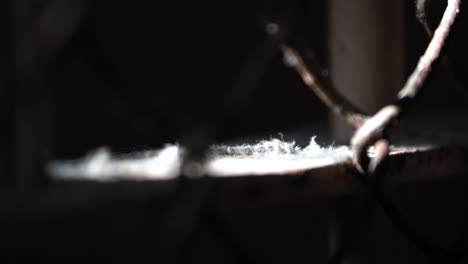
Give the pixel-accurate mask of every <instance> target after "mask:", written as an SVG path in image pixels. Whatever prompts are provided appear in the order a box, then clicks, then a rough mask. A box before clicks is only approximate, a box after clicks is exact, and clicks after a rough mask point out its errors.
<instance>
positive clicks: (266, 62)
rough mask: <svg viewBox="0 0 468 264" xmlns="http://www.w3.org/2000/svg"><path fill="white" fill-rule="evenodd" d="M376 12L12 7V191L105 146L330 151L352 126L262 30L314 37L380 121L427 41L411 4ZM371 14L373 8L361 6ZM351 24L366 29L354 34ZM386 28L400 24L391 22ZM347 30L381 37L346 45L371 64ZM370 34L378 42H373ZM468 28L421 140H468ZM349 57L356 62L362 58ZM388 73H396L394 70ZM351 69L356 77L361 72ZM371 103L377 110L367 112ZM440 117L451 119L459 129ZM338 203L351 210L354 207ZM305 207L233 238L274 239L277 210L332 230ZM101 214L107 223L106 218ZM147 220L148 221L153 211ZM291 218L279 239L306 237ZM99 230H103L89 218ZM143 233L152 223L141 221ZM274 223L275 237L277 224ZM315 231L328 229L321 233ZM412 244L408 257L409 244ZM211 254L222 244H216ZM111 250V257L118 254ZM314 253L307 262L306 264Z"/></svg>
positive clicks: (428, 94)
mask: <svg viewBox="0 0 468 264" xmlns="http://www.w3.org/2000/svg"><path fill="white" fill-rule="evenodd" d="M372 2H378V1H365V0H359V1H358V0H356V1H338V0H335V1H326V0H313V1H312V0H308V1H306V0H297V1H279V0H278V1H264V0H258V1H211V0H202V1H185V0H181V1H145V0H133V1H129V0H116V1H107V2H106V1H92V0H87V1H84V0H66V1H65V0H62V1H51V0H38V1H31V0H15V1H13V0H12V1H1V2H0V124H1V129H0V185H1V188H2V189H8V190H10V189H11V187H18V186H23V187H24V186H31V185H34V184H36V183H38V182H41V183H43V182H46V181H47V180H46V178H45V176H44V175H43V172H42V168H43V165H44V164H45V163H46V162H47V161H50V160H57V159H59V160H63V159H75V158H78V157H82V156H83V155H85V154H87V153H88V152H89V151H91V150H94V149H96V148H98V147H100V146H108V147H110V148H111V150H112V151H113V152H117V153H129V152H134V151H140V150H149V149H157V148H160V147H162V146H164V144H166V143H180V144H182V145H184V146H187V147H188V148H189V149H190V148H193V149H203V148H204V147H206V146H207V145H208V144H213V143H225V142H244V141H252V140H253V139H262V138H269V137H271V136H273V137H282V136H283V135H284V137H285V139H288V140H296V141H297V142H298V143H299V144H302V145H303V144H306V143H308V141H309V139H310V137H311V136H313V135H319V138H318V140H319V142H321V143H324V144H331V143H335V144H341V143H344V144H346V143H348V142H347V137H349V133H344V135H342V134H341V133H340V131H341V129H345V128H340V126H339V125H334V122H335V121H334V118H333V117H332V116H331V115H330V113H329V111H328V109H327V108H326V107H325V106H324V105H323V104H322V103H321V102H320V101H319V100H318V99H317V97H316V96H315V95H314V94H313V93H312V92H311V91H310V90H309V88H308V87H306V86H305V85H304V84H303V83H302V80H301V79H300V78H299V76H298V75H297V74H296V73H295V72H294V71H293V70H292V69H291V68H288V67H287V66H286V65H285V63H284V59H283V56H282V54H281V53H280V52H279V50H278V49H277V46H276V43H275V42H273V41H272V40H271V39H270V38H269V37H268V36H267V34H266V33H265V26H266V25H267V24H268V23H277V25H278V26H279V28H280V29H281V28H282V22H287V23H289V25H290V26H291V37H294V36H303V37H304V38H305V39H306V41H307V42H308V44H309V45H310V47H311V48H312V50H314V51H315V55H316V58H317V60H318V61H319V62H320V63H321V64H322V65H323V66H324V68H325V69H327V70H328V73H329V74H330V75H331V78H332V79H334V81H335V82H336V83H337V84H338V86H339V87H338V88H339V89H342V90H344V93H345V94H346V93H348V94H351V97H352V98H351V99H352V100H354V101H355V102H357V103H358V104H359V105H360V106H362V107H363V108H364V109H366V108H367V109H366V110H368V111H369V112H372V111H375V110H376V108H375V107H376V105H382V104H385V103H388V102H392V101H393V98H396V91H397V90H398V88H399V87H401V86H402V85H403V82H404V80H405V78H406V76H408V75H409V74H410V73H411V71H412V70H413V68H414V67H415V65H416V62H417V60H418V59H419V57H420V56H421V54H422V52H423V51H424V50H425V48H426V46H427V43H428V41H429V38H428V37H427V35H426V33H425V32H424V28H423V26H422V25H420V24H419V23H418V22H417V19H416V17H415V8H414V1H403V0H402V1H393V2H392V3H387V5H389V6H392V8H386V7H385V8H384V7H380V8H379V7H378V6H379V4H378V3H377V4H376V3H374V4H372ZM387 2H388V1H387ZM366 3H367V4H366ZM379 3H381V2H379ZM428 3H429V4H428V15H429V21H430V22H431V24H432V26H433V27H435V26H436V25H437V23H438V21H439V19H440V17H441V15H442V13H443V10H444V8H445V5H446V1H443V0H433V1H428ZM360 6H367V7H366V8H357V7H360ZM382 6H383V4H382ZM354 7H356V8H354ZM335 12H336V13H335ZM340 12H341V13H342V14H352V15H350V16H349V17H348V18H347V19H350V20H346V19H344V18H345V16H342V15H337V14H340ZM359 12H362V13H359ZM368 12H375V16H370V18H369V19H370V20H369V21H368V22H365V19H367V18H368V17H369V16H368V14H372V13H368ZM285 14H287V15H285ZM285 17H286V18H287V19H285ZM339 18H343V20H340V19H339ZM361 18H363V20H360V19H361ZM375 18H380V22H379V21H378V20H375ZM373 19H374V20H373ZM354 20H356V21H357V20H359V21H361V22H362V21H364V22H363V23H362V24H361V22H360V23H355V24H354V23H353V21H354ZM340 21H341V22H340ZM388 21H396V22H395V23H394V24H391V25H390V26H388V25H387V24H388ZM340 23H341V24H340ZM346 24H347V25H349V26H350V27H354V28H355V30H356V31H357V32H361V34H362V35H363V36H373V37H370V38H369V39H367V40H365V41H364V40H363V41H364V42H362V43H364V44H360V42H359V41H360V40H361V39H365V38H362V36H360V35H358V34H357V33H349V31H347V32H348V33H349V34H348V35H349V38H346V39H345V40H344V42H343V43H346V41H347V40H353V39H355V40H357V42H353V43H352V44H350V45H351V47H360V48H361V50H360V52H361V53H359V52H356V54H358V55H359V58H364V60H365V61H364V62H363V61H358V62H354V61H353V60H352V58H347V57H346V56H341V57H340V53H339V52H338V53H337V50H338V51H340V50H343V49H345V48H346V46H340V45H341V43H342V42H340V36H342V35H341V34H339V32H340V30H341V31H342V30H343V28H342V27H341V26H340V25H346ZM382 25H387V26H382ZM374 26H375V27H374ZM368 27H369V28H372V31H370V32H374V33H376V34H374V35H372V34H368V31H366V30H367V29H368ZM465 29H466V11H465V10H464V7H462V11H461V13H460V16H459V18H458V20H457V22H456V25H455V27H454V29H453V34H452V36H451V38H450V40H449V45H448V47H447V48H446V50H445V51H446V53H447V54H448V62H447V63H448V64H449V65H450V72H448V71H447V70H446V69H445V68H444V67H442V66H440V65H437V66H436V67H435V68H434V69H433V73H432V74H431V76H430V78H429V80H428V83H427V85H426V89H425V90H424V91H423V93H422V94H421V97H420V98H418V100H417V102H416V103H415V105H414V106H413V107H412V108H411V113H410V116H413V118H414V119H416V120H420V121H421V122H423V121H424V122H425V123H424V122H423V123H424V124H426V125H424V126H416V127H417V128H418V129H419V130H420V131H416V132H414V133H413V134H410V136H412V137H418V136H419V135H420V134H421V133H422V132H421V131H423V132H427V131H429V132H432V134H437V133H438V131H439V130H440V129H442V128H443V129H446V130H449V131H450V130H456V129H459V130H461V131H462V132H461V133H462V134H461V135H462V137H463V138H464V135H466V132H465V131H466V130H463V129H464V128H465V127H466V125H465V120H466V119H465V114H466V113H467V112H466V102H467V101H468V89H467V84H468V80H467V76H468V72H467V69H468V64H467V59H468V54H467V47H468V46H467V39H466V38H467V37H466V36H467V35H466V34H465V32H466V30H465ZM385 30H389V31H388V32H387V31H385ZM394 30H395V31H394ZM342 33H343V34H344V35H346V34H345V33H346V32H344V31H343V32H342ZM366 41H368V42H366ZM390 43H393V44H390ZM395 43H396V44H395ZM374 44H375V45H380V46H377V48H376V49H375V50H372V52H371V51H370V50H369V47H371V46H372V45H374ZM387 44H388V46H387ZM343 47H344V48H343ZM366 51H369V52H368V53H367V52H366ZM349 54H354V53H353V51H352V50H351V51H350V52H349ZM356 56H357V55H356ZM341 61H342V62H341ZM378 61H380V62H378ZM387 62H388V63H387ZM341 63H343V64H341ZM374 63H375V64H374ZM393 63H394V64H393ZM389 64H391V65H393V66H392V67H393V68H391V70H386V69H387V68H386V66H385V65H389ZM341 65H345V66H346V67H340V66H341ZM377 65H380V66H382V65H383V66H382V67H380V66H377ZM395 65H396V66H395ZM366 67H367V68H366ZM353 68H354V70H357V72H354V71H351V70H352V69H353ZM359 69H365V70H361V71H360V72H359V71H358V70H359ZM374 74H376V75H374ZM350 75H351V76H350ZM369 76H382V79H380V77H379V78H377V77H375V78H373V79H372V80H370V81H369V82H368V83H367V84H366V85H367V88H366V89H367V90H366V89H364V90H361V91H356V90H353V87H354V86H353V85H351V86H350V87H351V88H347V87H343V86H346V84H347V83H354V81H356V80H357V81H356V82H358V81H363V82H366V80H367V79H369V78H368V77H369ZM392 76H393V77H392ZM340 78H341V79H340ZM347 78H351V79H347ZM388 78H390V79H388ZM454 79H455V80H456V81H453V80H454ZM349 80H352V81H349ZM388 83H391V85H390V86H391V87H390V88H389V89H390V90H388V89H387V88H385V89H387V90H385V89H384V88H383V86H386V84H388ZM380 84H381V85H380ZM381 86H382V87H381ZM369 87H370V88H369ZM369 89H371V90H369ZM384 90H385V91H384ZM389 91H390V92H389ZM392 94H394V95H395V96H394V97H392ZM382 95H383V96H382ZM353 96H354V97H353ZM382 97H383V99H382ZM374 101H375V102H377V104H376V105H375V104H373V103H372V102H374ZM366 102H371V104H370V105H371V106H369V107H367V106H366V105H368V104H367V103H366ZM433 120H439V121H440V120H443V121H450V120H452V123H451V124H452V125H453V126H447V125H446V124H445V123H443V122H442V123H441V122H439V121H437V122H436V121H434V122H432V121H433ZM427 124H428V125H427ZM279 133H282V134H279ZM21 188H22V187H21ZM423 189H424V188H423ZM429 196H430V195H429ZM355 199H357V200H359V199H361V198H359V197H358V198H355ZM52 200H53V201H57V200H54V199H52ZM410 200H411V199H410ZM340 204H341V203H340ZM140 205H141V204H140ZM438 205H439V207H441V208H442V207H443V206H442V205H440V204H438ZM127 206H128V205H127ZM141 206H142V207H143V208H144V209H147V208H146V207H144V205H141ZM307 206H309V205H307ZM314 206H318V208H322V207H324V205H321V204H315V205H314ZM340 206H341V207H343V208H345V207H347V206H348V202H344V203H343V204H341V205H340ZM427 207H430V205H427ZM301 208H302V207H301V206H297V207H294V208H292V209H291V208H290V209H287V210H286V211H275V210H269V209H267V211H266V212H264V215H263V218H255V219H256V220H253V221H254V222H255V221H257V222H256V223H257V224H258V225H259V226H266V227H265V228H264V230H262V229H261V230H260V231H259V230H258V229H255V228H252V227H249V228H251V229H249V228H247V227H246V226H247V224H248V223H249V219H250V218H249V217H250V216H249V215H248V214H253V213H254V212H248V213H247V216H246V215H244V218H242V217H240V218H241V219H237V220H236V219H235V218H233V219H230V220H229V221H230V222H236V221H239V223H241V224H242V223H244V224H245V226H242V225H241V227H239V230H237V231H235V232H241V233H242V232H246V233H249V232H251V231H252V232H253V231H259V232H260V233H261V234H267V233H268V232H270V231H269V228H268V224H265V222H264V220H265V219H269V217H273V216H274V217H277V216H278V213H279V212H283V213H280V214H283V215H284V212H287V214H289V215H296V216H297V218H296V219H302V220H298V221H299V222H300V223H301V224H302V226H307V225H308V223H309V222H308V221H315V222H320V221H326V220H320V219H316V218H314V216H313V215H306V216H305V215H303V214H302V212H303V211H301V210H302V209H301ZM135 210H136V209H135ZM288 210H290V211H288ZM324 210H325V209H324ZM130 212H133V211H131V210H130ZM36 213H37V212H36ZM93 214H94V215H95V216H96V215H97V216H98V217H99V216H100V215H104V214H105V212H97V211H96V212H94V211H93ZM31 215H35V213H31ZM37 215H38V214H36V215H35V216H37ZM120 215H121V214H120V213H118V214H117V213H116V214H115V215H113V214H112V213H111V214H110V216H112V217H113V216H115V217H118V216H120ZM140 216H141V219H145V216H146V215H140ZM140 216H138V217H140ZM106 217H109V215H108V216H106ZM301 217H303V218H301ZM281 219H282V218H280V220H278V221H280V222H281V221H283V220H284V221H286V222H287V223H288V225H289V226H290V227H292V228H293V230H295V231H294V232H296V233H295V234H297V236H296V237H294V238H292V237H290V236H289V235H290V233H288V231H287V230H282V231H280V237H284V239H286V240H287V239H297V237H300V236H301V235H300V234H301V232H302V231H301V230H302V229H301V228H300V227H299V226H301V225H300V224H298V225H297V226H295V222H294V221H292V222H291V221H290V222H288V221H289V220H285V219H283V220H281ZM66 220H67V221H68V220H70V219H68V218H66ZM43 221H44V222H47V220H43ZM70 221H71V220H70ZM72 222H73V221H72ZM315 222H314V223H315ZM130 223H131V224H135V223H134V222H131V221H130ZM138 223H139V222H137V223H136V226H138ZM88 224H89V225H90V226H92V222H90V223H88ZM124 224H125V223H123V224H122V225H124ZM145 224H150V223H148V222H144V221H143V223H142V225H145ZM209 225H210V224H209ZM213 225H216V223H215V224H213ZM270 225H271V226H272V228H273V229H274V228H275V227H273V225H274V224H273V223H270ZM387 225H388V223H387ZM311 226H312V225H311ZM127 227H128V226H127ZM244 227H245V228H246V229H244ZM202 228H203V227H202ZM387 228H388V226H387ZM375 229H376V230H377V229H379V227H375ZM64 230H68V229H64ZM241 230H243V231H241ZM246 230H247V231H246ZM249 230H250V231H249ZM314 230H315V229H314ZM385 230H387V229H385ZM138 231H141V230H138ZM277 231H278V230H277ZM27 232H29V231H27V230H26V231H25V233H27ZM57 232H58V231H57ZM129 232H130V231H129ZM142 232H143V231H142ZM262 232H263V233H262ZM307 232H309V233H313V234H321V233H323V232H325V231H323V230H322V229H319V228H317V230H315V231H310V230H309V231H307ZM307 232H306V233H307ZM309 233H308V234H309ZM109 234H112V232H111V231H109ZM114 234H115V233H114ZM71 235H76V234H75V233H72V234H71ZM309 235H310V234H309ZM111 237H112V235H111ZM18 241H19V240H18ZM119 241H120V240H119ZM246 241H249V242H250V243H251V245H252V244H253V245H260V244H261V242H258V241H257V242H258V243H257V242H256V241H255V240H249V239H246ZM259 241H262V240H259ZM140 242H141V241H140ZM19 243H20V242H19ZM33 243H35V242H33ZM119 243H120V242H119ZM262 243H263V242H262ZM271 243H272V244H271V245H270V246H272V247H265V248H267V249H268V248H269V249H272V248H273V249H275V250H278V251H277V252H279V251H280V250H281V248H282V247H283V246H285V245H284V244H287V243H284V244H274V242H271ZM273 244H274V245H273ZM119 245H120V244H119ZM123 245H125V243H124V242H122V245H120V246H122V247H123V248H125V246H123ZM301 245H302V246H303V247H304V248H301V247H298V248H296V249H297V250H303V251H301V252H302V253H304V252H308V251H307V250H308V249H307V248H308V247H307V245H306V244H301ZM313 245H314V247H316V249H317V250H318V252H322V253H323V252H324V251H326V250H327V249H325V248H324V247H325V246H324V245H322V244H320V243H318V242H317V243H315V244H313ZM401 245H402V246H401V247H400V250H402V251H403V250H404V245H406V244H401ZM211 246H212V247H214V248H216V245H215V244H213V245H211ZM267 246H268V245H267ZM265 248H260V249H258V250H259V251H257V252H260V253H259V254H260V255H264V256H266V259H269V262H270V263H271V262H274V261H275V258H273V257H271V255H269V253H268V252H267V251H262V250H266V249H265ZM107 249H108V250H109V251H112V250H113V247H110V246H109V248H107ZM275 250H273V251H275ZM91 251H92V250H91ZM389 251H390V250H389ZM49 253H50V252H49ZM387 253H389V254H390V253H391V252H387ZM400 253H401V252H400ZM50 254H52V253H50ZM129 254H130V253H129ZM304 254H305V253H304ZM304 254H303V255H301V254H299V255H297V256H296V260H299V259H300V257H302V256H304ZM402 254H404V253H402ZM241 255H242V254H241ZM306 255H307V254H306ZM322 255H326V254H325V253H324V254H322ZM282 256H283V258H278V259H276V260H277V261H279V260H287V259H288V258H291V256H290V255H289V256H286V253H285V254H284V255H282ZM322 257H323V256H322ZM213 258H214V259H216V258H215V257H213ZM292 259H293V260H294V258H292ZM319 259H320V258H319ZM369 261H370V263H372V260H369ZM278 263H279V262H278Z"/></svg>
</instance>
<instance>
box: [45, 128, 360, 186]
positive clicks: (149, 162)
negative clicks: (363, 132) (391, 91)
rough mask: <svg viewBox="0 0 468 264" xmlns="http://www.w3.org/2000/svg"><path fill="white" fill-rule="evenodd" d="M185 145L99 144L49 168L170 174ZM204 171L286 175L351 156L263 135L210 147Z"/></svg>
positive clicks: (76, 175) (73, 172) (95, 175)
mask: <svg viewBox="0 0 468 264" xmlns="http://www.w3.org/2000/svg"><path fill="white" fill-rule="evenodd" d="M183 154H184V149H183V148H182V147H180V146H178V145H167V146H166V147H165V148H163V149H161V150H159V151H146V152H140V153H135V154H129V155H125V156H118V155H113V154H112V153H111V152H110V151H109V150H108V149H106V148H101V149H98V150H97V151H95V152H94V153H93V154H90V155H88V156H87V157H85V158H83V159H79V160H75V161H55V162H52V163H51V164H49V167H48V172H49V174H51V175H52V176H53V177H55V178H59V179H90V180H98V181H112V180H120V179H128V180H139V179H141V180H149V179H171V178H174V177H177V176H178V175H179V173H180V170H181V166H182V162H183ZM208 157H209V158H208V160H207V162H206V163H205V164H204V165H203V166H204V171H205V173H206V174H208V175H212V176H239V175H264V174H284V173H290V172H294V171H300V170H304V169H311V168H317V167H323V166H327V165H332V164H336V163H340V162H344V161H345V160H346V159H349V158H350V157H351V150H350V149H349V147H347V146H340V147H334V146H330V147H320V146H319V145H318V144H317V143H316V141H315V137H313V138H312V139H311V141H310V144H309V145H308V146H307V147H306V148H303V149H302V148H301V147H299V146H297V145H296V143H295V142H294V141H292V142H286V141H283V140H279V139H271V140H263V141H260V142H259V143H257V144H253V145H248V144H244V145H237V146H223V145H215V146H212V147H211V149H210V153H209V155H208Z"/></svg>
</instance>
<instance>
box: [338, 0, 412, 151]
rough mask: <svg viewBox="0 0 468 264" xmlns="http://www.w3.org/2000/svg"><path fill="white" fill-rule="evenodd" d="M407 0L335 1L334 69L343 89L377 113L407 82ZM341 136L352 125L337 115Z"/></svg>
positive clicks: (341, 137) (342, 137)
mask: <svg viewBox="0 0 468 264" xmlns="http://www.w3.org/2000/svg"><path fill="white" fill-rule="evenodd" d="M403 18H404V16H403V1H402V0H396V1H374V0H353V1H348V0H330V1H329V43H330V46H329V52H330V54H329V60H330V73H331V77H332V80H333V82H334V83H335V84H336V86H337V89H338V90H340V91H341V92H342V94H343V95H344V96H345V97H347V98H349V99H350V100H351V101H352V102H353V103H355V104H356V105H357V106H358V107H360V108H361V109H362V110H364V111H365V112H368V113H374V112H375V111H377V110H378V109H380V108H381V107H382V106H384V105H386V104H388V103H391V102H393V101H395V100H396V93H397V91H398V89H399V88H400V87H401V86H402V85H403V63H404V61H403V55H404V53H403ZM331 126H332V130H333V132H334V136H335V138H336V139H337V140H338V141H344V142H347V141H348V140H349V138H350V136H351V134H352V129H351V127H350V126H349V125H347V124H345V123H344V122H342V121H341V120H340V119H338V118H335V117H331Z"/></svg>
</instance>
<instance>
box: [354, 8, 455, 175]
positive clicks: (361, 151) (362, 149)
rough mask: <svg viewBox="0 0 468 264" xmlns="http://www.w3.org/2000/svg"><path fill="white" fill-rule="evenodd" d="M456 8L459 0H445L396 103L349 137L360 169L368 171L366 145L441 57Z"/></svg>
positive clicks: (379, 134) (379, 135) (398, 111)
mask: <svg viewBox="0 0 468 264" xmlns="http://www.w3.org/2000/svg"><path fill="white" fill-rule="evenodd" d="M459 9H460V0H448V1H447V7H446V9H445V12H444V15H443V17H442V20H441V22H440V24H439V26H438V27H437V29H436V30H435V32H434V36H433V37H432V39H431V41H430V43H429V45H428V47H427V49H426V51H425V52H424V54H423V56H422V57H421V58H420V60H419V62H418V64H417V66H416V68H415V70H414V71H413V73H412V74H411V75H410V76H409V78H408V80H407V81H406V83H405V85H404V86H403V88H402V89H401V91H400V92H399V93H398V102H397V104H395V105H390V106H386V107H384V108H383V109H382V110H381V111H379V112H378V113H377V114H376V115H375V116H374V117H372V118H370V119H369V120H368V121H367V122H366V124H364V125H363V126H362V127H360V128H359V129H358V130H357V131H356V133H355V134H354V136H353V138H352V140H351V146H352V149H353V163H354V165H355V166H356V168H357V169H358V171H360V172H361V173H363V172H366V171H367V165H368V164H367V163H368V158H367V154H366V151H367V148H368V147H369V146H371V145H372V144H374V143H375V142H376V141H377V140H379V139H380V138H382V136H383V134H384V132H385V131H386V130H387V129H388V127H389V126H390V125H391V124H392V123H393V121H394V120H396V119H397V118H398V117H399V116H400V115H401V113H402V112H403V111H404V110H405V108H406V107H407V106H408V105H409V103H411V102H412V101H413V100H414V98H415V97H416V96H417V95H418V93H419V91H420V90H421V89H422V87H423V85H424V82H425V81H426V79H427V77H428V75H429V73H430V72H431V69H432V67H433V65H434V63H435V61H436V60H437V59H438V58H439V57H440V54H441V51H442V48H443V46H444V44H445V42H446V40H447V37H448V35H449V33H450V28H451V26H452V25H453V23H454V22H455V19H456V17H457V14H458V12H459Z"/></svg>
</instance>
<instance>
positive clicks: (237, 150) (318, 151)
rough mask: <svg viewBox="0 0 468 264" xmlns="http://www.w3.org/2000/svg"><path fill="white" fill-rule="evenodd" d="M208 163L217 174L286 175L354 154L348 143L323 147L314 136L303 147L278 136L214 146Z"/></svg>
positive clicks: (210, 169)
mask: <svg viewBox="0 0 468 264" xmlns="http://www.w3.org/2000/svg"><path fill="white" fill-rule="evenodd" d="M212 149H213V155H212V158H211V159H210V160H209V162H208V163H207V164H206V171H207V173H208V174H211V175H217V176H238V175H264V174H284V173H290V172H294V171H300V170H304V169H312V168H317V167H323V166H327V165H332V164H336V163H340V162H344V161H345V160H347V159H349V158H350V157H351V150H350V149H349V147H347V146H340V147H333V146H330V147H326V148H324V147H320V146H319V145H318V144H317V142H316V141H315V137H313V138H312V139H311V140H310V143H309V145H308V146H307V147H306V148H304V149H301V148H300V147H299V146H297V145H296V143H295V142H294V141H292V142H285V141H282V140H279V139H272V140H265V141H260V142H259V143H257V144H255V145H238V146H214V147H213V148H212Z"/></svg>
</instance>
